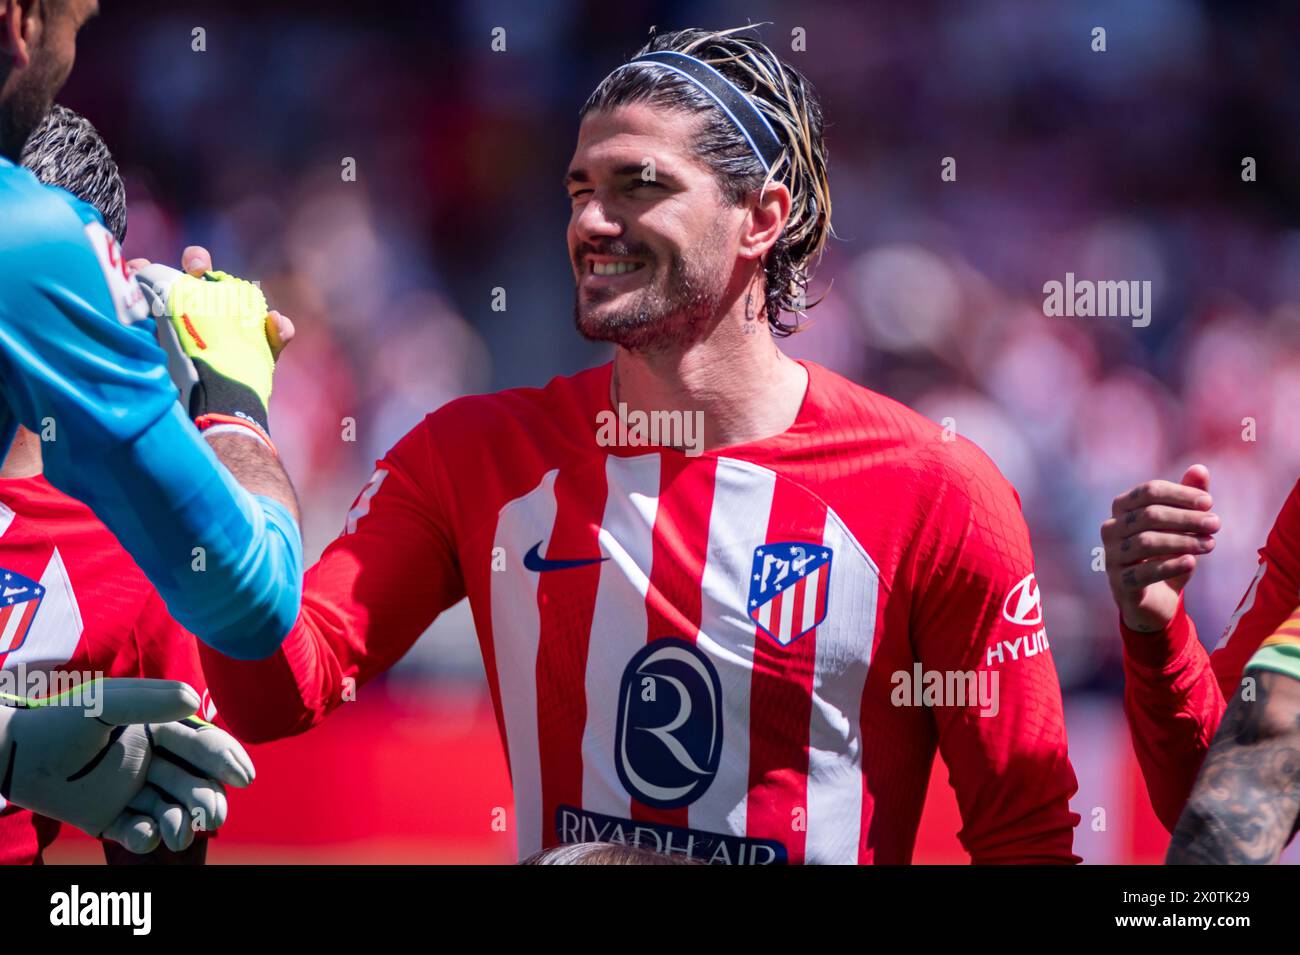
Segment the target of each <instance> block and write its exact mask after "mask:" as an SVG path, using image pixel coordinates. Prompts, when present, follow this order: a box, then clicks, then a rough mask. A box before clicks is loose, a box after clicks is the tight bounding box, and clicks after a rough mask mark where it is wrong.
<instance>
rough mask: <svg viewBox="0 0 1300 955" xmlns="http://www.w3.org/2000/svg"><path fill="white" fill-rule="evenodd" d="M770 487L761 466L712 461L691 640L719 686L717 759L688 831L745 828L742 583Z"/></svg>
mask: <svg viewBox="0 0 1300 955" xmlns="http://www.w3.org/2000/svg"><path fill="white" fill-rule="evenodd" d="M775 485H776V475H775V474H773V473H772V472H771V471H769V470H767V469H766V468H761V467H758V466H756V465H753V464H748V463H746V462H744V461H735V460H732V459H729V458H719V459H718V467H717V472H716V474H715V477H714V491H713V514H712V516H711V518H710V520H709V544H708V551H707V556H706V559H705V564H704V575H703V578H702V581H701V586H702V588H703V593H702V601H701V611H702V612H701V614H700V619H701V620H702V621H705V623H704V626H705V627H707V628H708V632H705V631H703V630H702V631H701V632H700V634H699V636H698V638H697V639H696V643H695V645H696V647H697V648H698V649H699V650H701V651H702V652H703V653H705V654H707V655H708V657H709V659H710V660H711V661H712V662H713V665H714V666H715V667H716V668H717V671H718V679H719V680H720V681H721V683H722V699H723V703H724V707H725V708H724V710H723V716H722V758H721V761H720V764H719V766H718V773H717V776H716V777H714V780H713V783H712V784H711V785H710V786H709V788H708V789H706V790H705V791H704V794H703V795H702V796H700V798H699V799H697V800H696V801H695V802H694V803H692V804H691V806H690V810H689V820H690V826H691V828H693V829H703V830H706V831H708V832H732V833H736V834H743V833H744V832H745V822H746V819H745V816H746V806H747V796H748V791H749V732H750V731H749V699H750V697H749V687H750V679H751V677H752V676H753V672H754V622H753V620H752V619H751V618H750V617H749V614H748V612H747V608H746V606H745V599H746V597H747V595H748V592H749V591H748V587H747V586H746V583H747V581H748V580H749V576H750V566H751V561H752V559H753V554H754V549H755V548H756V547H759V546H761V545H762V544H763V543H764V541H765V540H766V537H767V524H768V517H769V515H770V514H771V511H772V494H773V488H774V487H775ZM768 606H770V605H768ZM710 621H712V623H710ZM764 623H765V624H766V620H764Z"/></svg>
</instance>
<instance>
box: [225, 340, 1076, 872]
mask: <svg viewBox="0 0 1300 955" xmlns="http://www.w3.org/2000/svg"><path fill="white" fill-rule="evenodd" d="M805 367H806V368H807V370H808V373H809V385H808V391H807V395H806V397H805V399H804V402H803V405H802V407H801V410H800V412H799V414H798V417H797V420H796V421H795V422H794V424H793V426H792V427H790V428H789V429H788V430H787V431H785V432H783V433H781V434H779V435H777V436H775V437H772V438H768V439H765V440H761V441H756V442H753V443H751V444H746V445H743V446H738V447H730V448H725V449H719V450H715V451H708V452H705V453H703V454H699V455H695V456H692V455H689V454H686V453H684V452H682V451H680V450H676V449H674V448H672V447H662V446H659V447H652V446H650V445H649V441H650V440H652V439H653V438H654V434H653V433H652V432H649V433H647V430H646V429H653V428H655V427H660V428H664V427H670V426H671V419H670V418H669V417H668V416H667V415H666V414H665V415H661V417H660V418H659V419H658V421H657V423H656V421H655V420H653V419H650V420H647V418H638V417H637V415H636V413H635V412H633V413H631V414H628V413H626V409H621V416H620V411H616V410H615V409H614V408H613V407H611V404H610V397H609V396H610V379H611V366H609V365H605V366H601V367H599V368H595V369H591V370H588V371H586V372H583V373H580V374H578V375H576V376H573V377H565V378H557V379H555V380H553V381H552V382H551V383H550V384H549V385H547V386H546V387H545V388H543V389H519V390H512V391H506V392H501V393H498V394H493V395H485V396H474V397H469V398H463V399H459V400H457V401H454V402H452V403H451V404H449V405H446V406H444V407H443V408H441V409H440V410H438V411H436V412H434V413H433V414H431V415H429V416H428V417H427V418H425V420H424V421H423V422H422V423H421V424H420V425H418V426H417V427H416V428H415V429H414V430H412V431H411V432H410V433H409V434H407V435H406V436H405V437H404V438H403V439H402V440H401V441H400V442H399V443H398V444H397V445H396V446H395V447H394V448H393V449H392V450H391V452H389V453H388V454H387V455H386V456H385V457H384V458H383V459H382V460H381V461H380V462H379V463H378V468H377V470H376V471H375V473H374V476H373V477H372V478H371V479H370V482H369V483H368V484H367V485H366V487H365V489H364V490H363V491H362V492H361V494H360V496H359V497H358V499H357V501H356V503H355V505H354V506H353V507H352V510H351V512H350V513H349V515H348V518H347V525H346V528H345V530H344V532H343V533H342V535H341V536H340V537H339V538H338V539H336V540H335V541H334V542H333V543H332V544H331V545H330V546H329V547H328V548H327V550H326V551H325V553H324V555H323V556H322V558H321V560H320V561H319V563H317V564H316V565H315V566H314V567H313V568H311V570H310V571H309V572H308V574H307V576H306V580H305V583H304V603H303V610H302V613H301V614H300V616H299V618H298V622H297V624H296V625H295V626H294V628H293V630H292V632H291V633H290V634H289V636H288V637H287V638H286V640H285V642H284V644H283V645H282V646H281V647H280V649H279V650H278V651H277V653H276V654H275V655H274V656H273V657H271V658H270V659H268V660H263V661H256V662H241V661H237V660H232V659H229V658H227V657H223V656H222V655H220V654H217V653H213V652H211V651H208V650H207V649H206V648H205V649H202V650H201V657H202V659H203V665H204V670H205V673H206V675H207V677H208V680H209V687H210V689H211V692H212V695H213V699H214V700H215V702H216V704H217V705H218V706H219V707H221V711H222V713H223V715H224V716H225V718H226V720H227V722H228V724H229V725H230V726H231V727H232V728H233V730H234V731H235V732H236V733H237V734H240V735H242V736H245V737H246V738H248V739H251V740H254V741H256V740H265V739H270V738H274V737H277V736H282V735H286V734H290V733H296V732H301V731H302V730H305V729H307V728H309V727H311V726H313V725H315V724H316V723H318V722H319V721H320V720H321V719H322V718H323V717H324V716H325V714H326V713H327V712H328V711H329V710H330V709H332V708H333V707H335V706H337V705H338V704H339V703H340V701H341V700H342V699H343V698H344V697H345V696H347V695H349V694H350V690H351V688H352V687H353V686H355V685H357V684H361V683H364V682H365V681H366V680H367V679H369V678H371V677H373V676H375V675H376V674H377V673H379V672H381V671H382V670H384V669H385V668H386V667H388V666H390V665H391V664H393V663H394V662H395V661H396V660H397V659H398V658H399V657H401V656H402V654H403V653H405V652H406V650H407V649H408V648H409V647H410V646H411V644H412V643H413V642H414V641H415V640H416V638H417V637H418V636H419V635H420V634H421V633H422V632H423V631H424V630H425V629H426V628H427V627H428V625H429V624H430V622H431V621H432V620H433V619H434V618H435V617H436V616H437V615H438V614H439V613H440V612H441V611H443V610H444V609H446V608H447V607H449V606H450V605H451V604H453V603H455V602H456V601H458V600H460V599H461V598H462V597H464V596H466V595H467V596H468V598H469V602H470V605H471V608H472V610H473V615H474V620H475V625H476V629H477V632H478V635H479V639H480V643H481V648H482V653H483V659H484V663H485V668H486V671H487V675H488V681H489V684H490V690H491V695H492V701H493V704H494V706H495V708H496V715H497V720H498V725H499V728H500V732H501V737H502V740H503V743H504V746H505V750H506V753H507V755H508V760H509V766H510V771H511V778H512V783H513V787H514V793H515V807H516V830H517V838H518V850H519V852H520V854H521V856H526V855H528V854H530V853H533V852H535V851H537V850H539V849H541V848H543V847H550V846H553V845H556V844H559V843H566V842H577V841H594V840H600V841H618V842H627V843H635V844H637V845H640V846H643V847H648V848H651V849H656V850H660V851H670V852H681V853H684V854H688V855H690V856H692V857H694V858H698V859H703V860H705V861H710V862H720V863H773V862H774V863H781V862H786V863H803V862H807V863H870V862H882V863H904V862H907V861H909V860H910V858H911V853H912V847H913V843H914V840H915V836H916V829H917V824H918V821H919V819H920V816H921V809H922V803H923V800H924V797H925V792H926V784H927V781H928V778H929V775H930V772H931V767H932V765H933V763H934V757H935V752H936V749H938V750H939V751H941V752H942V755H943V759H944V762H945V763H946V764H947V765H948V767H949V768H950V773H951V782H952V785H953V787H954V788H955V790H956V794H957V799H958V802H959V804H960V808H961V814H962V820H963V825H962V829H961V832H960V833H959V836H960V838H961V841H962V843H963V845H964V846H965V847H966V849H967V850H968V851H969V852H970V854H971V856H972V858H973V859H974V860H975V861H976V862H1015V863H1025V862H1072V861H1077V860H1076V858H1075V856H1074V855H1073V854H1072V852H1071V844H1072V836H1073V827H1074V825H1075V824H1076V823H1077V821H1078V817H1077V816H1076V815H1075V814H1073V813H1072V812H1071V811H1070V809H1069V805H1068V801H1069V799H1070V796H1071V795H1072V794H1073V793H1074V791H1075V789H1076V782H1075V776H1074V772H1073V770H1072V769H1071V766H1070V763H1069V760H1068V758H1067V753H1066V734H1065V726H1064V721H1063V717H1062V706H1061V694H1060V688H1059V684H1058V681H1057V677H1056V672H1055V668H1054V665H1053V663H1052V658H1051V652H1050V648H1049V645H1048V641H1047V636H1046V630H1045V628H1044V626H1043V619H1042V603H1041V601H1040V599H1039V594H1038V589H1037V585H1036V583H1035V580H1034V576H1033V570H1034V568H1033V557H1032V553H1031V550H1030V543H1029V535H1028V532H1027V529H1026V527H1025V522H1024V519H1023V517H1022V515H1021V512H1020V506H1019V500H1018V498H1017V496H1016V494H1015V491H1014V490H1013V489H1012V488H1011V486H1010V485H1009V484H1008V483H1007V481H1006V480H1005V479H1004V478H1003V477H1002V476H1001V475H1000V474H999V473H998V471H997V469H996V468H995V467H994V465H993V464H992V462H990V461H989V459H988V458H987V457H986V456H985V455H984V454H983V453H982V452H981V451H980V450H979V449H978V448H976V447H975V446H974V445H973V444H971V443H970V442H968V441H966V440H965V439H962V438H956V437H955V436H953V435H951V434H946V433H945V432H943V431H942V430H941V429H940V428H939V427H938V426H937V425H935V424H933V423H932V422H930V421H927V420H926V419H924V418H922V417H921V416H920V415H918V414H916V413H914V412H912V411H910V410H909V409H907V408H905V407H903V406H901V405H899V404H897V403H896V402H893V401H891V400H889V399H887V398H884V397H882V396H880V395H878V394H875V393H873V392H871V391H868V390H867V389H865V388H862V387H859V386H857V385H854V384H852V383H850V382H848V381H846V380H845V379H843V378H841V377H839V376H837V375H835V374H833V373H831V372H829V371H827V370H825V369H823V368H821V367H819V366H817V365H813V364H807V363H805ZM681 421H682V419H681V415H680V414H679V415H678V423H679V424H680V423H681ZM661 438H662V434H661ZM446 784H447V785H455V774H454V772H451V773H448V774H447V777H446Z"/></svg>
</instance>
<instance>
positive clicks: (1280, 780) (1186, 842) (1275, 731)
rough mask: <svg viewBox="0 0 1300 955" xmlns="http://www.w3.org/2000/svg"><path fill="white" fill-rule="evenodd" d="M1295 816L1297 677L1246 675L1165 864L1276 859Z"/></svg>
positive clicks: (1299, 742) (1299, 738)
mask: <svg viewBox="0 0 1300 955" xmlns="http://www.w3.org/2000/svg"><path fill="white" fill-rule="evenodd" d="M1297 670H1298V672H1300V668H1297ZM1297 814H1300V678H1297V677H1295V676H1292V675H1290V674H1288V673H1282V672H1272V671H1265V670H1256V671H1251V672H1250V673H1248V675H1247V676H1246V677H1245V678H1244V679H1243V680H1242V686H1241V689H1240V691H1239V692H1237V693H1235V694H1233V697H1232V700H1231V702H1229V704H1228V710H1227V713H1226V714H1225V715H1224V718H1223V722H1222V724H1221V725H1220V726H1219V731H1218V733H1217V734H1216V735H1215V737H1214V743H1213V744H1212V745H1211V747H1210V752H1209V754H1208V755H1207V756H1206V758H1205V764H1204V765H1203V766H1202V767H1201V772H1200V775H1199V776H1198V777H1197V779H1196V785H1195V787H1194V788H1193V789H1192V795H1191V797H1190V798H1189V799H1188V801H1187V806H1186V808H1185V809H1184V810H1183V813H1182V815H1181V816H1180V817H1179V819H1178V825H1177V826H1176V827H1175V829H1174V835H1173V841H1172V842H1171V843H1170V846H1169V854H1168V856H1167V858H1166V861H1167V862H1168V863H1169V864H1171V865H1177V864H1210V865H1224V864H1248V865H1249V864H1267V863H1273V862H1276V861H1277V859H1278V856H1280V855H1281V853H1282V849H1283V848H1284V847H1285V846H1286V843H1287V840H1288V839H1289V838H1290V837H1291V834H1292V833H1293V832H1294V831H1295V824H1296V818H1297Z"/></svg>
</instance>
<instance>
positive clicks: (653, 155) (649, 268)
mask: <svg viewBox="0 0 1300 955" xmlns="http://www.w3.org/2000/svg"><path fill="white" fill-rule="evenodd" d="M698 122H699V119H698V117H695V116H691V115H690V114H687V113H684V112H677V111H669V110H662V109H655V108H653V107H649V106H645V105H643V104H631V105H627V106H620V107H617V108H615V109H613V110H609V111H601V112H596V113H592V114H590V115H588V116H587V118H586V119H584V120H583V122H582V127H581V129H580V130H579V132H578V146H577V149H576V151H575V152H574V154H573V160H572V162H571V163H570V164H569V173H568V175H567V176H566V177H565V188H566V189H567V190H568V193H569V197H570V200H571V202H572V212H571V214H570V217H569V229H568V243H569V259H570V262H571V264H572V266H573V272H574V277H575V279H576V280H577V300H576V303H575V305H574V318H575V321H576V323H577V326H578V331H579V332H580V333H581V334H582V335H583V336H584V337H586V338H588V339H590V340H593V341H608V342H614V343H615V344H618V345H622V346H624V347H626V348H630V349H642V348H647V347H651V346H664V345H674V344H687V343H689V342H690V341H692V340H694V339H695V338H696V337H698V336H699V335H700V334H701V333H702V332H703V331H704V330H705V329H706V327H707V323H708V320H709V319H710V318H712V317H713V316H714V315H715V314H716V313H717V312H718V309H719V306H720V304H721V302H722V300H723V297H724V293H725V291H726V288H727V285H728V283H729V281H730V279H731V273H732V270H733V268H734V266H735V262H736V253H737V247H738V243H737V234H738V230H739V227H740V224H741V222H742V220H743V216H744V212H743V209H741V208H739V207H736V206H730V205H728V204H727V203H726V202H725V200H724V199H723V197H722V194H721V193H720V191H719V190H718V186H717V182H716V180H715V179H714V177H713V174H712V173H711V172H710V171H709V170H708V169H707V168H706V167H705V166H704V165H703V164H702V163H701V162H700V161H699V160H698V159H696V158H694V157H693V156H692V154H691V152H690V148H689V145H688V144H689V143H690V142H691V138H692V136H693V135H694V133H695V131H696V128H697V124H698ZM648 159H649V160H653V176H651V175H650V173H649V172H648V171H647V170H648V169H649V168H650V167H649V166H648V165H647V162H646V160H648Z"/></svg>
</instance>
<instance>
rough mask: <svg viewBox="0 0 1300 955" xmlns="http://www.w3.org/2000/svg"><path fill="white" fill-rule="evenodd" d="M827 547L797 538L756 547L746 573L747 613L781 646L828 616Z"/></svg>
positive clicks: (811, 628)
mask: <svg viewBox="0 0 1300 955" xmlns="http://www.w3.org/2000/svg"><path fill="white" fill-rule="evenodd" d="M832 556H833V555H832V553H831V549H830V548H829V547H824V546H822V545H821V544H804V543H798V542H792V543H784V544H763V545H762V546H760V547H756V548H754V566H753V572H752V573H751V574H750V579H749V601H748V606H749V616H750V618H751V619H753V621H754V622H755V623H756V624H758V626H759V629H760V630H762V631H763V632H764V633H766V634H767V635H768V636H769V637H771V638H772V639H773V640H775V641H776V642H777V643H779V644H780V645H781V646H783V647H787V646H789V645H790V644H791V643H793V642H794V641H796V640H798V639H799V638H800V637H802V636H805V635H806V634H808V633H811V632H812V631H813V630H815V629H816V628H817V627H818V625H820V624H821V622H822V621H823V620H825V619H826V605H827V602H828V601H827V598H828V596H829V595H830V583H831V557H832Z"/></svg>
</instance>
